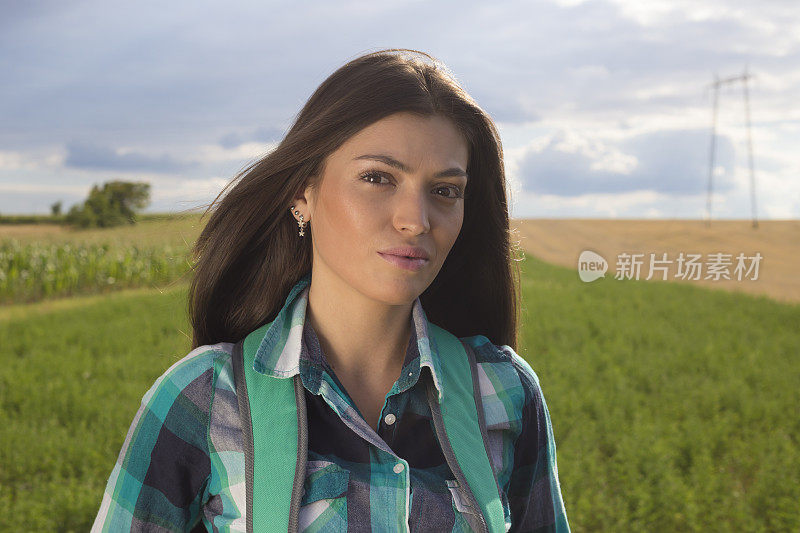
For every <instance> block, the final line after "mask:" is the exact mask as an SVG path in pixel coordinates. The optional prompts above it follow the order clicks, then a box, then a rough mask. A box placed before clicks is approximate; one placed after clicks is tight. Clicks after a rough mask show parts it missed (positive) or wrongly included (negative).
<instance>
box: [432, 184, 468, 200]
mask: <svg viewBox="0 0 800 533" xmlns="http://www.w3.org/2000/svg"><path fill="white" fill-rule="evenodd" d="M442 189H444V190H452V191H453V196H444V195H441V194H440V195H439V196H444V198H451V199H456V198H463V197H464V193H463V192H462V190H461V188H460V187H456V186H455V185H449V186H446V187H437V188H436V190H442Z"/></svg>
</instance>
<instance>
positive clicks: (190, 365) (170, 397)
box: [142, 342, 233, 419]
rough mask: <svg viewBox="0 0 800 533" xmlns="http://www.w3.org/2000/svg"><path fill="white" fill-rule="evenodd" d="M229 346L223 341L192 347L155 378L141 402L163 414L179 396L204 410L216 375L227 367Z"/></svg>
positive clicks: (205, 410) (210, 396)
mask: <svg viewBox="0 0 800 533" xmlns="http://www.w3.org/2000/svg"><path fill="white" fill-rule="evenodd" d="M232 349H233V344H231V343H227V342H221V343H218V344H207V345H203V346H198V347H197V348H194V349H193V350H191V351H190V352H189V353H188V354H186V355H184V356H183V357H182V358H180V359H179V360H177V361H175V362H174V363H173V364H172V365H170V367H169V368H167V369H166V370H165V371H164V372H163V373H162V374H161V375H160V376H159V377H158V378H156V380H155V382H154V383H153V385H152V386H151V387H150V389H149V390H148V391H147V392H146V393H145V394H144V396H143V397H142V404H143V405H146V406H147V407H148V408H149V409H150V410H151V411H154V412H156V414H158V413H159V412H160V413H162V414H165V413H164V411H165V410H168V409H169V408H171V406H172V404H173V403H175V401H176V400H177V399H178V398H179V397H181V396H183V397H186V398H189V399H190V400H191V403H193V404H195V405H196V406H197V407H198V408H200V410H201V411H202V412H206V413H207V412H208V407H209V404H210V401H211V398H212V394H211V393H212V388H213V386H214V384H215V382H216V380H217V378H218V376H220V374H222V373H224V372H225V369H226V368H230V358H231V353H232ZM162 419H163V418H162Z"/></svg>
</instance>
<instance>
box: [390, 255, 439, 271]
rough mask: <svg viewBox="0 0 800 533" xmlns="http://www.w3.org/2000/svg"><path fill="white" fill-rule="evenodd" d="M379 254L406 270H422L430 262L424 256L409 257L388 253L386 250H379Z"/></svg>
mask: <svg viewBox="0 0 800 533" xmlns="http://www.w3.org/2000/svg"><path fill="white" fill-rule="evenodd" d="M378 255H379V256H381V257H383V258H384V259H385V260H386V261H388V262H389V263H392V264H393V265H395V266H397V267H400V268H402V269H404V270H411V271H413V272H416V271H418V270H421V269H422V268H423V267H424V266H425V265H427V264H428V259H424V258H413V259H409V258H407V257H403V256H400V255H394V254H387V253H384V252H378Z"/></svg>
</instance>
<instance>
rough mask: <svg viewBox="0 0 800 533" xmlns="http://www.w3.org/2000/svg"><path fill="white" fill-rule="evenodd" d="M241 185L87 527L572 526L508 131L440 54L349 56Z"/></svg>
mask: <svg viewBox="0 0 800 533" xmlns="http://www.w3.org/2000/svg"><path fill="white" fill-rule="evenodd" d="M237 178H238V182H237V183H236V185H235V186H234V187H233V188H232V189H231V190H230V191H229V192H228V194H227V195H225V196H224V197H223V198H222V200H220V201H219V202H218V205H217V207H216V209H215V210H214V211H213V214H212V215H211V218H210V219H209V221H208V223H207V225H206V226H205V228H204V229H203V232H202V234H201V236H200V238H199V239H198V241H197V243H196V249H195V254H196V257H197V262H196V266H195V270H194V277H193V281H192V285H191V288H190V297H189V309H190V316H191V320H192V325H193V328H194V340H193V347H194V349H193V350H192V351H191V352H190V353H189V354H188V355H186V356H185V357H184V358H183V359H181V360H180V361H178V362H177V363H175V364H174V365H173V366H172V367H170V368H169V369H168V370H167V371H166V372H165V373H164V374H163V375H162V376H161V377H160V378H159V379H158V380H157V381H156V382H155V384H154V385H153V386H152V388H151V389H150V390H149V391H148V392H147V393H146V394H145V396H144V398H143V399H142V406H141V408H140V409H139V412H138V413H137V414H136V416H135V418H134V420H133V424H132V425H131V428H130V430H129V432H128V436H127V438H126V440H125V443H124V444H123V446H122V450H121V451H120V454H119V458H118V461H117V464H116V466H115V468H114V470H113V471H112V473H111V477H110V479H109V480H108V484H107V487H106V491H105V495H104V498H103V501H102V504H101V508H100V511H99V513H98V515H97V519H96V521H95V525H94V529H95V530H97V531H100V530H105V529H106V528H107V529H108V530H112V531H117V530H128V529H133V530H144V529H148V530H149V529H150V528H162V529H165V530H178V531H181V530H184V531H185V530H197V531H204V530H209V531H212V530H213V531H245V530H247V531H286V530H287V527H288V529H289V530H292V531H294V530H299V531H436V532H439V531H508V530H512V531H569V527H568V525H567V520H566V514H565V510H564V505H563V502H562V498H561V493H560V486H559V480H558V470H557V467H556V454H555V451H556V450H555V443H554V440H553V432H552V427H551V423H550V417H549V412H548V410H547V405H546V403H545V401H544V397H543V396H542V393H541V390H540V388H539V382H538V377H537V376H536V374H535V373H534V371H533V370H532V369H531V367H530V366H529V365H528V363H526V362H525V361H524V360H523V359H522V358H521V357H520V356H519V355H517V353H516V352H515V348H514V347H515V346H516V330H517V302H516V298H517V293H516V289H515V277H514V276H513V275H512V274H514V273H513V272H512V251H513V250H512V248H511V245H510V243H509V219H508V206H507V202H506V194H505V176H504V170H503V159H502V149H501V145H500V139H499V136H498V133H497V131H496V129H495V126H494V124H493V123H492V121H491V119H490V118H489V117H488V116H487V114H486V113H485V112H484V111H483V110H481V109H480V107H478V105H477V104H476V103H475V102H474V101H473V100H472V99H471V98H470V97H469V95H467V94H466V92H465V91H464V90H463V89H462V88H460V87H459V86H458V84H457V83H456V81H455V80H454V78H453V77H452V76H451V75H450V74H449V73H448V71H447V70H446V68H445V67H443V66H442V65H441V64H440V63H439V62H437V61H436V60H435V59H434V58H432V57H431V56H429V55H427V54H424V53H422V52H417V51H413V50H407V49H390V50H382V51H379V52H375V53H370V54H366V55H364V56H362V57H359V58H357V59H355V60H353V61H350V62H349V63H347V64H346V65H344V66H343V67H341V68H340V69H338V70H337V71H336V72H334V73H333V74H332V75H331V76H330V77H329V78H328V79H327V80H325V81H324V82H323V83H322V85H320V87H319V88H318V89H317V90H316V92H315V93H314V94H313V95H312V96H311V98H310V99H309V101H308V102H307V103H306V105H305V106H304V108H303V109H302V110H301V112H300V113H299V115H298V116H297V119H296V121H295V123H294V125H293V126H292V128H291V129H290V130H289V132H288V133H287V134H286V136H285V138H284V139H283V140H282V142H281V143H280V144H279V145H278V146H277V148H275V149H274V150H273V151H272V152H271V153H269V154H268V155H266V156H265V157H264V158H263V159H261V160H259V161H257V162H255V163H253V164H251V165H250V166H249V167H248V168H246V169H245V170H244V171H242V172H241V173H240V174H239V175H238V176H237ZM217 200H219V197H218V198H217ZM217 200H215V203H216V202H217ZM515 274H516V275H517V276H518V272H517V273H515ZM495 343H497V344H495ZM424 368H427V370H424ZM459 402H460V403H459Z"/></svg>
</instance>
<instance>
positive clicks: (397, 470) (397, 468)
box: [393, 463, 403, 474]
mask: <svg viewBox="0 0 800 533" xmlns="http://www.w3.org/2000/svg"><path fill="white" fill-rule="evenodd" d="M393 470H394V473H395V474H399V473H400V472H402V471H403V463H397V464H396V465H394V468H393Z"/></svg>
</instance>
